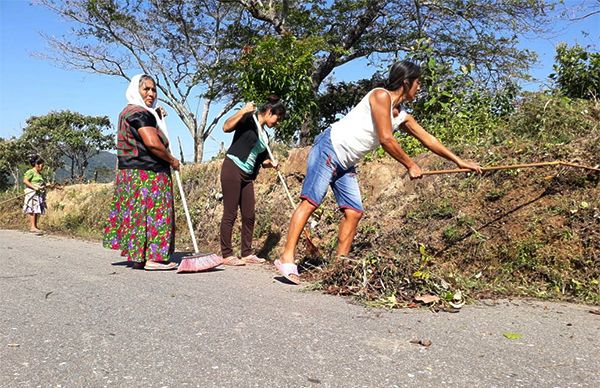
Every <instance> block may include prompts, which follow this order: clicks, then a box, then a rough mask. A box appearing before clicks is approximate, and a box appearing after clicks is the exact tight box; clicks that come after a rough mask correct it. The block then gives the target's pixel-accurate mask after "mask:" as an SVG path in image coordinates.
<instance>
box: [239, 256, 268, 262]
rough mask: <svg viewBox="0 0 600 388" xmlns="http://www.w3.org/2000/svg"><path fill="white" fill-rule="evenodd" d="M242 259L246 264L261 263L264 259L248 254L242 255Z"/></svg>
mask: <svg viewBox="0 0 600 388" xmlns="http://www.w3.org/2000/svg"><path fill="white" fill-rule="evenodd" d="M242 261H243V262H244V263H246V264H262V263H264V262H265V261H266V260H265V259H263V258H262V257H258V256H256V255H248V256H246V257H242Z"/></svg>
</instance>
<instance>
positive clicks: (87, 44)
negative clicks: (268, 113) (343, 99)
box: [39, 0, 240, 162]
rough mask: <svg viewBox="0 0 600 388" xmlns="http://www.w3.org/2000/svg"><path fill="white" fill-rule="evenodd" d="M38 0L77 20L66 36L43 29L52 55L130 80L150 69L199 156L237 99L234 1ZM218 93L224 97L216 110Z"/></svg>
mask: <svg viewBox="0 0 600 388" xmlns="http://www.w3.org/2000/svg"><path fill="white" fill-rule="evenodd" d="M39 1H40V2H41V3H42V4H44V5H45V6H47V7H48V8H49V9H51V10H53V11H54V12H56V13H57V14H59V15H61V16H62V17H63V18H65V19H66V20H68V21H71V22H74V23H75V25H76V27H75V28H73V30H72V33H71V34H69V35H68V36H66V37H62V38H54V37H47V39H48V41H49V42H50V43H51V45H52V46H53V47H54V49H55V53H54V56H52V57H51V59H53V60H55V61H57V62H58V63H60V64H62V65H64V66H66V67H67V68H73V69H79V70H85V71H91V72H95V73H99V74H105V75H111V76H117V77H122V78H125V79H127V80H130V75H133V74H135V73H139V72H140V71H142V72H144V73H147V74H150V75H152V76H154V77H155V78H156V79H157V81H158V85H157V87H158V89H159V91H160V93H159V97H160V99H161V100H162V101H163V102H164V103H166V104H167V105H169V106H170V107H172V108H173V109H174V110H175V112H177V115H178V116H179V118H180V119H181V120H182V121H183V123H184V124H185V125H186V127H187V128H188V130H189V131H190V134H191V135H192V137H193V139H194V161H195V162H200V161H201V160H202V155H203V147H204V143H205V141H206V139H207V138H208V137H209V135H210V134H211V132H212V131H213V129H214V128H215V126H216V124H217V122H218V120H219V119H220V118H221V117H222V116H223V115H224V114H226V113H227V112H228V111H229V110H230V109H231V108H232V107H233V106H235V105H236V103H237V101H238V100H237V96H236V84H235V82H233V80H232V78H231V77H232V75H233V74H234V73H233V72H232V71H230V70H228V66H229V64H230V62H231V60H232V59H233V60H235V59H237V56H238V54H239V50H238V47H237V46H235V45H234V46H235V47H232V46H231V44H229V43H228V42H224V39H226V38H228V35H227V34H226V33H225V28H226V26H227V25H230V24H231V23H233V22H234V21H235V20H237V19H239V17H240V15H239V11H238V10H236V8H237V7H232V6H231V5H228V4H226V3H225V2H221V1H216V0H208V1H199V0H197V1H189V0H80V1H60V0H39ZM197 96H199V97H200V98H199V99H197ZM196 100H197V106H194V105H195V104H194V102H195V101H196ZM216 101H224V102H225V104H224V106H222V108H221V109H219V110H215V109H214V108H216V107H215V104H214V103H215V102H216ZM200 107H202V111H201V113H200V115H199V117H197V116H198V110H199V109H200ZM210 112H212V116H213V117H212V118H211V119H210V120H209V113H210Z"/></svg>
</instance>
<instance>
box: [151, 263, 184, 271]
mask: <svg viewBox="0 0 600 388" xmlns="http://www.w3.org/2000/svg"><path fill="white" fill-rule="evenodd" d="M175 268H177V263H176V262H174V261H169V262H167V263H159V262H158V261H147V262H146V265H144V269H145V270H146V271H170V270H172V269H175Z"/></svg>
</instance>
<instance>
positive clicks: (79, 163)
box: [21, 111, 114, 179]
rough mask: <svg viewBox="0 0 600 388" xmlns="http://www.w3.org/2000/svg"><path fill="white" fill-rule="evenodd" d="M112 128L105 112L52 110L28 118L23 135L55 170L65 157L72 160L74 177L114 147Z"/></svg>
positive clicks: (82, 173) (80, 175)
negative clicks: (93, 160)
mask: <svg viewBox="0 0 600 388" xmlns="http://www.w3.org/2000/svg"><path fill="white" fill-rule="evenodd" d="M110 128H111V125H110V120H109V119H108V117H106V116H103V117H101V116H97V117H94V116H84V115H82V114H80V113H76V112H70V111H61V112H51V113H49V114H47V115H44V116H32V117H30V118H29V119H27V127H26V128H25V129H24V130H23V135H22V137H21V138H22V140H23V141H24V142H26V143H27V145H28V147H29V149H31V150H32V151H34V152H35V153H37V154H39V155H40V156H41V157H42V158H43V159H44V161H45V162H46V164H47V165H48V167H50V168H51V169H52V170H54V171H56V169H57V168H60V167H62V166H63V158H64V157H66V158H67V159H68V160H69V161H70V162H71V166H70V171H71V179H75V178H81V177H83V176H84V174H85V171H86V168H87V166H88V164H89V160H90V158H91V157H92V156H94V155H96V154H98V153H99V152H100V151H103V150H109V149H113V148H114V136H112V135H109V134H105V132H106V131H107V130H110Z"/></svg>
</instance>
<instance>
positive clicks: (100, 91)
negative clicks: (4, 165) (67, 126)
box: [0, 0, 600, 160]
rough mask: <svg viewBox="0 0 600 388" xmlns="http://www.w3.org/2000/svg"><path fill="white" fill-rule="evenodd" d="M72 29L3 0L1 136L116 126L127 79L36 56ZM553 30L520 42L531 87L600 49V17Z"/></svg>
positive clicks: (357, 67) (357, 66) (185, 139)
mask: <svg viewBox="0 0 600 388" xmlns="http://www.w3.org/2000/svg"><path fill="white" fill-rule="evenodd" d="M575 4H583V5H584V6H591V5H594V4H597V0H577V1H575V0H565V5H566V6H572V5H575ZM581 14H582V12H579V15H581ZM68 27H69V26H68V24H66V23H65V22H64V21H62V20H61V19H59V17H58V16H56V15H55V14H53V13H52V12H50V11H48V10H46V9H45V8H43V7H41V6H38V5H31V4H30V2H29V1H28V0H0V137H3V138H7V137H11V136H19V135H20V134H21V132H22V128H23V127H24V126H25V122H26V120H27V118H29V117H30V116H34V115H44V114H46V113H48V112H50V111H53V110H67V109H68V110H72V111H77V112H80V113H83V114H86V115H94V116H104V115H106V116H108V117H109V118H110V119H111V122H112V123H113V125H114V123H115V122H116V119H117V116H118V114H119V112H120V111H121V109H122V108H123V107H124V105H125V103H126V101H125V97H124V94H125V89H126V87H127V83H126V81H125V80H123V79H120V78H116V77H108V76H100V75H96V74H91V73H85V72H81V71H75V70H64V69H61V68H58V67H56V66H55V65H54V64H53V63H51V62H49V61H46V60H43V59H39V58H37V57H36V56H34V53H36V52H37V53H43V52H45V51H47V50H48V47H47V44H46V42H45V41H44V38H43V37H42V36H41V33H42V32H43V33H45V34H47V35H55V36H61V35H62V34H64V33H66V32H67V31H68ZM553 27H554V28H553V30H554V31H553V32H551V33H548V34H545V35H544V36H527V37H523V38H522V39H521V45H520V47H521V48H528V49H530V50H532V51H535V52H537V53H538V55H539V63H538V64H537V65H536V66H535V67H534V68H532V69H531V75H532V76H533V77H534V78H535V79H536V82H531V83H527V84H524V85H523V86H524V87H525V88H527V89H530V90H532V89H537V88H539V87H540V85H542V84H543V83H544V82H547V77H548V75H549V74H550V73H551V72H552V64H553V63H554V48H555V46H556V45H557V44H558V43H560V42H566V43H568V44H570V45H572V44H575V43H579V44H581V45H583V46H588V45H592V46H595V49H594V50H595V51H597V50H598V43H597V42H599V41H600V15H594V16H593V17H590V18H586V19H584V20H581V21H574V22H571V21H567V20H557V22H556V23H555V24H554V26H553ZM366 66H367V65H366V64H365V61H361V62H356V63H350V64H347V65H345V66H343V67H341V68H339V69H337V70H336V71H335V73H334V77H335V79H336V80H345V81H350V80H354V79H357V78H361V77H364V76H370V74H372V73H373V71H374V69H372V68H367V67H366ZM171 113H172V112H171ZM169 126H170V133H171V137H172V138H173V140H175V136H179V137H180V138H181V140H182V143H183V144H184V154H185V157H186V159H187V160H190V159H192V155H193V146H192V138H191V135H190V134H189V132H188V131H187V129H186V127H185V126H184V125H183V123H181V122H180V121H179V119H178V118H177V117H176V115H175V114H173V113H172V114H171V119H170V121H169ZM212 137H213V138H212V139H209V140H208V142H207V144H206V147H205V159H206V158H210V157H211V156H213V155H214V154H215V153H216V152H217V151H218V149H219V143H220V142H221V141H223V142H225V144H226V145H228V144H229V142H230V139H231V136H230V135H225V134H222V131H221V130H220V127H217V129H216V130H215V132H214V134H213V136H212ZM176 153H177V154H178V151H177V152H176Z"/></svg>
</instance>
